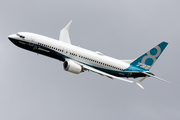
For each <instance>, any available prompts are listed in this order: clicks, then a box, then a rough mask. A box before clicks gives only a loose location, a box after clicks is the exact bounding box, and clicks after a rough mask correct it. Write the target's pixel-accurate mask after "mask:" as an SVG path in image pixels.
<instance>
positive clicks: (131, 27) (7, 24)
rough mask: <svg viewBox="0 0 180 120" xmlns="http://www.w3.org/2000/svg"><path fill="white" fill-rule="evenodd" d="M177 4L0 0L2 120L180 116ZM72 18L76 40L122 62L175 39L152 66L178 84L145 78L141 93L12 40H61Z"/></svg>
mask: <svg viewBox="0 0 180 120" xmlns="http://www.w3.org/2000/svg"><path fill="white" fill-rule="evenodd" d="M179 6H180V1H179V0H151V1H144V0H111V1H102V0H91V1H82V0H78V1H70V0H65V1H59V0H51V1H40V0H31V1H25V0H1V1H0V15H1V19H0V26H1V27H0V39H1V40H0V46H1V47H0V55H1V62H0V119H1V120H12V119H13V120H32V119H35V120H36V119H43V120H52V119H53V120H59V119H63V120H74V119H75V120H119V119H123V120H124V119H145V120H152V119H153V120H160V119H162V120H169V119H172V120H178V119H180V103H179V101H180V93H179V87H180V85H179V84H180V79H179V76H178V75H179V69H178V68H179V67H180V65H179V51H180V47H179V44H180V41H179V39H180V23H179V21H180V7H179ZM70 20H73V23H72V25H71V27H70V31H69V32H70V38H71V42H72V43H73V44H75V45H78V46H81V47H83V48H87V49H90V50H93V51H100V52H102V53H103V54H106V55H109V56H112V57H115V58H118V59H134V58H136V57H138V56H139V55H141V54H142V53H144V52H146V51H148V50H149V49H151V48H152V47H154V46H155V45H157V44H159V43H160V42H161V41H167V42H169V45H168V47H167V48H166V49H165V51H164V52H163V54H162V55H161V57H160V58H159V59H158V60H157V62H156V63H155V64H154V66H153V67H152V69H151V71H152V72H153V73H155V74H156V75H157V76H159V77H162V78H164V79H166V80H168V81H171V82H172V84H166V83H164V82H161V81H158V80H156V79H154V78H147V79H146V80H145V81H144V82H143V83H142V85H143V86H144V87H145V90H142V89H140V88H139V87H138V86H136V85H134V84H129V83H125V82H122V81H118V80H111V79H109V78H106V77H103V76H100V75H98V74H95V73H92V72H85V73H82V74H79V75H75V74H72V73H69V72H66V71H64V70H63V68H62V62H59V61H57V60H53V59H51V58H48V57H45V56H42V55H38V56H37V55H36V54H35V53H32V52H29V51H26V50H23V49H20V48H18V47H16V46H15V45H14V44H12V43H11V42H10V41H9V40H8V39H7V36H8V35H10V34H13V33H16V32H20V31H28V32H33V33H38V34H42V35H45V36H49V37H52V38H55V39H58V37H59V31H60V29H62V28H63V27H64V26H65V25H66V24H67V23H68V22H69V21H70ZM136 80H138V79H136Z"/></svg>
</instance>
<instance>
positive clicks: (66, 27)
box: [63, 20, 72, 30]
mask: <svg viewBox="0 0 180 120" xmlns="http://www.w3.org/2000/svg"><path fill="white" fill-rule="evenodd" d="M71 23H72V20H71V21H69V23H68V24H67V25H66V26H65V27H64V28H63V30H68V29H69V27H70V25H71Z"/></svg>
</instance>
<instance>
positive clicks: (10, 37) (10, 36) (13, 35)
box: [8, 34, 16, 40]
mask: <svg viewBox="0 0 180 120" xmlns="http://www.w3.org/2000/svg"><path fill="white" fill-rule="evenodd" d="M15 37H16V35H15V34H12V35H9V36H8V39H9V40H11V39H13V38H15Z"/></svg>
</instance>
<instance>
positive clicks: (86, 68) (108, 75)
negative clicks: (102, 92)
mask: <svg viewBox="0 0 180 120" xmlns="http://www.w3.org/2000/svg"><path fill="white" fill-rule="evenodd" d="M82 66H83V69H85V70H90V71H92V72H95V73H98V74H100V75H103V76H106V77H109V78H111V79H118V80H121V81H125V82H129V83H134V81H131V80H127V79H123V78H120V77H116V76H114V75H111V74H108V73H105V72H103V71H100V70H98V69H95V68H93V67H90V66H87V65H84V64H83V65H82Z"/></svg>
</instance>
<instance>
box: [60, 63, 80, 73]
mask: <svg viewBox="0 0 180 120" xmlns="http://www.w3.org/2000/svg"><path fill="white" fill-rule="evenodd" d="M63 67H64V70H65V71H68V72H72V73H75V74H79V73H81V72H82V71H83V69H82V67H81V66H80V65H78V64H77V63H75V62H74V61H72V60H68V61H65V62H64V64H63Z"/></svg>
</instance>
